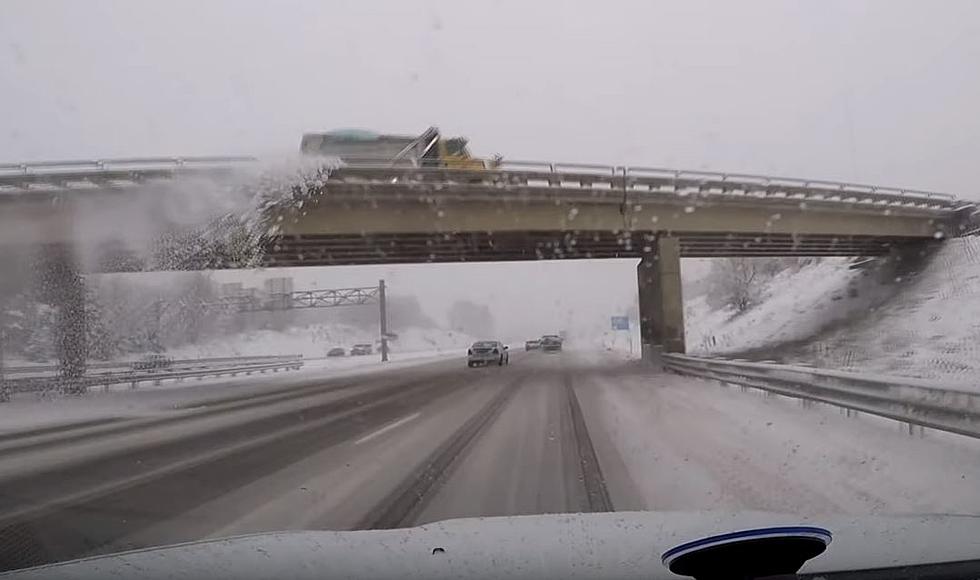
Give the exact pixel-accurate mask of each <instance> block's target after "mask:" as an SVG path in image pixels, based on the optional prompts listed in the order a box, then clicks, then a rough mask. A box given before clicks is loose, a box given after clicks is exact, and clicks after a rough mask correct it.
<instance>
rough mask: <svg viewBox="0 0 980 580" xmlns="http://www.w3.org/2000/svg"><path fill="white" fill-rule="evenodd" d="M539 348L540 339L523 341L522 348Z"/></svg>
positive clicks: (526, 349)
mask: <svg viewBox="0 0 980 580" xmlns="http://www.w3.org/2000/svg"><path fill="white" fill-rule="evenodd" d="M540 348H541V341H540V340H538V339H532V340H529V341H527V342H525V343H524V350H525V351H528V350H538V349H540Z"/></svg>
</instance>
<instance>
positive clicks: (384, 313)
mask: <svg viewBox="0 0 980 580" xmlns="http://www.w3.org/2000/svg"><path fill="white" fill-rule="evenodd" d="M378 306H379V307H380V309H381V362H388V306H387V304H386V301H385V281H384V280H378Z"/></svg>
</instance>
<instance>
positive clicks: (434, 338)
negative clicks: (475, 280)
mask: <svg viewBox="0 0 980 580" xmlns="http://www.w3.org/2000/svg"><path fill="white" fill-rule="evenodd" d="M376 339H377V331H376V330H368V329H363V328H356V327H353V326H345V325H324V324H312V325H309V326H295V327H290V328H286V329H284V330H258V331H249V332H243V333H238V334H232V335H229V336H225V337H222V338H220V339H216V340H213V341H210V342H206V343H202V344H192V345H187V346H182V347H179V348H175V349H171V350H169V351H167V354H168V355H170V356H172V357H175V358H208V357H222V356H259V355H276V354H300V355H303V357H304V358H308V359H316V358H322V357H324V356H326V354H327V351H329V350H330V349H331V348H335V347H340V348H343V349H344V350H345V351H348V352H349V351H350V347H351V346H352V345H354V344H359V343H368V344H374V343H375V341H376ZM472 341H473V337H471V336H468V335H465V334H461V333H457V332H449V331H445V330H441V329H436V328H408V329H405V330H403V331H399V332H398V337H397V338H396V339H393V340H390V341H389V342H388V348H389V351H390V352H391V355H392V358H399V357H402V358H403V357H405V356H407V355H414V354H423V353H424V354H438V353H442V352H446V353H450V352H465V350H466V347H468V346H469V345H470V343H472Z"/></svg>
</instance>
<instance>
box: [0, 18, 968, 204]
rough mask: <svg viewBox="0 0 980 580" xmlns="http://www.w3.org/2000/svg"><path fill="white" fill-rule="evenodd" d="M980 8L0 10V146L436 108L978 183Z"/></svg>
mask: <svg viewBox="0 0 980 580" xmlns="http://www.w3.org/2000/svg"><path fill="white" fill-rule="evenodd" d="M978 73H980V2H976V1H974V0H963V1H958V2H957V1H934V2H926V1H920V2H906V1H899V0H879V1H859V0H843V1H829V0H814V1H811V2H789V1H773V2H742V1H740V2H730V1H722V0H718V1H714V2H706V1H692V0H684V1H676V2H662V1H655V0H641V1H638V2H631V3H626V2H595V1H591V2H570V1H564V0H562V1H553V2H545V1H533V2H532V1H516V2H493V1H483V2H460V1H449V2H412V1H406V0H395V1H391V2H370V1H366V0H354V1H350V2H341V1H334V2H327V1H322V0H309V1H298V0H297V1H277V2H264V1H262V2H247V1H244V0H227V1H199V0H189V1H158V2H141V1H135V0H119V1H115V2H112V1H98V2H96V1H76V0H65V1H44V0H4V1H3V2H2V4H0V95H2V96H0V100H2V103H3V111H4V123H3V125H2V127H0V160H29V159H51V158H76V157H95V156H131V155H152V154H184V155H186V154H221V153H265V152H283V151H291V150H294V149H295V148H296V147H297V146H298V143H299V138H300V134H301V133H302V132H303V131H308V130H315V129H329V128H337V127H363V128H370V129H375V130H380V131H388V132H406V133H415V132H419V131H421V130H422V129H424V128H425V127H426V126H427V125H430V124H435V125H439V126H441V127H442V129H443V130H444V131H445V132H448V133H454V134H463V135H466V136H468V137H470V138H471V140H472V145H473V148H474V149H475V150H476V151H477V152H481V153H493V152H499V153H502V154H504V155H505V156H507V157H510V158H513V159H518V158H534V159H559V160H568V161H594V162H609V163H629V164H634V165H640V164H642V165H653V166H675V167H683V168H702V169H718V170H727V171H752V172H769V173H775V174H788V175H794V176H806V177H818V178H826V179H832V178H836V179H844V180H859V181H867V182H877V183H885V184H896V185H905V186H912V187H921V188H931V189H937V190H945V191H952V192H957V193H960V194H962V195H964V196H967V197H976V196H975V195H974V192H976V191H977V188H976V186H975V183H974V182H975V178H976V173H977V172H976V169H975V166H976V160H977V158H978V153H980V115H978V114H977V107H978V103H980V74H978Z"/></svg>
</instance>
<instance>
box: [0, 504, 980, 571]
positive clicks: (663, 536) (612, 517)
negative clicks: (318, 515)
mask: <svg viewBox="0 0 980 580" xmlns="http://www.w3.org/2000/svg"><path fill="white" fill-rule="evenodd" d="M801 523H805V524H808V525H817V526H820V527H824V528H826V529H828V530H830V531H831V532H832V533H833V536H834V537H833V541H832V543H831V544H830V547H829V548H828V550H827V551H826V553H824V554H823V555H821V556H818V557H817V558H815V559H813V560H811V561H810V562H808V563H807V564H806V565H804V568H803V569H802V570H801V572H804V573H814V572H831V571H838V570H853V569H868V568H881V567H895V566H903V565H914V564H923V563H936V562H953V561H962V560H970V559H975V558H977V557H980V517H971V516H947V515H936V516H914V517H913V516H909V517H868V516H839V515H838V516H827V517H799V516H793V515H786V514H775V513H767V512H739V513H721V512H616V513H607V514H569V515H542V516H515V517H499V518H471V519H459V520H447V521H443V522H437V523H433V524H428V525H424V526H419V527H415V528H406V529H398V530H371V531H354V532H328V531H296V532H275V533H263V534H255V535H248V536H236V537H231V538H222V539H214V540H203V541H198V542H191V543H186V544H179V545H174V546H168V547H161V548H153V549H146V550H138V551H131V552H124V553H119V554H113V555H108V556H99V557H92V558H86V559H81V560H74V561H71V562H65V563H61V564H54V565H49V566H42V567H38V568H32V569H28V570H21V571H16V572H13V573H10V574H9V575H0V576H3V577H5V578H7V577H9V578H24V579H40V578H45V579H77V580H83V579H84V580H87V579H90V578H151V579H157V578H160V579H162V578H168V579H174V578H203V577H207V578H224V579H229V580H231V579H236V580H238V579H252V578H255V579H258V578H275V577H281V578H309V579H311V580H312V579H320V578H324V577H327V576H329V577H331V578H403V579H405V578H418V579H423V578H459V577H466V578H499V577H502V576H503V577H509V578H529V579H530V578H595V577H603V578H675V579H676V578H678V576H675V575H673V574H671V573H670V572H668V571H667V570H666V569H665V568H664V567H663V565H662V564H661V561H660V558H661V555H662V554H663V552H664V551H666V550H667V549H669V548H671V547H673V546H676V545H678V544H681V543H684V542H687V541H690V540H694V539H697V538H700V537H704V536H707V535H713V534H718V533H723V532H728V531H733V530H738V529H746V528H755V527H764V526H773V525H793V524H801Z"/></svg>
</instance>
